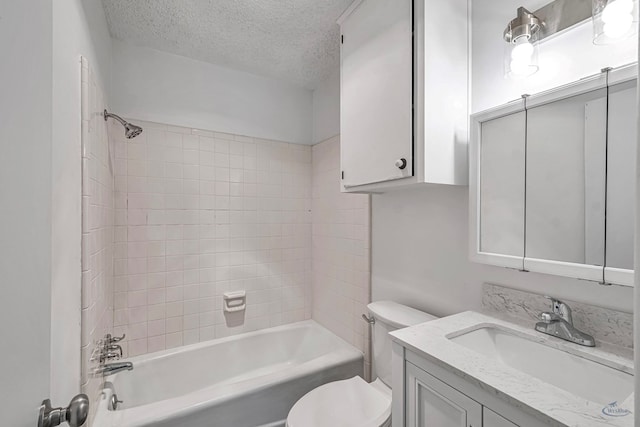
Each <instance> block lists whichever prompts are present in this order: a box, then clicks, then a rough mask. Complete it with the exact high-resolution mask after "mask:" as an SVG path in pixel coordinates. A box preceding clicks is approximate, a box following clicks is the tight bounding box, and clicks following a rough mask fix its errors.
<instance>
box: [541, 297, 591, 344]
mask: <svg viewBox="0 0 640 427" xmlns="http://www.w3.org/2000/svg"><path fill="white" fill-rule="evenodd" d="M547 298H548V299H549V300H551V307H552V311H551V312H546V311H545V312H544V313H541V314H540V320H541V322H538V323H536V331H538V332H542V333H543V334H547V335H551V336H554V337H556V338H561V339H563V340H566V341H570V342H572V343H575V344H579V345H584V346H587V347H595V345H596V341H595V340H594V339H593V337H592V336H591V335H589V334H585V333H584V332H582V331H579V330H578V329H576V328H575V327H574V326H573V318H572V317H571V308H570V307H569V306H568V305H567V304H565V303H564V302H562V301H560V300H557V299H555V298H550V297H547Z"/></svg>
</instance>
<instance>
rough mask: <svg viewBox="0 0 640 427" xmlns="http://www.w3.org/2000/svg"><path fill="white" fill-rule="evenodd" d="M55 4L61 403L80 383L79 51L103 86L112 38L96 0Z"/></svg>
mask: <svg viewBox="0 0 640 427" xmlns="http://www.w3.org/2000/svg"><path fill="white" fill-rule="evenodd" d="M53 4H54V7H53V105H52V107H53V125H52V136H53V150H52V161H51V165H52V171H51V172H52V175H51V180H50V182H51V185H52V186H53V189H52V191H53V195H52V197H51V202H52V242H51V250H52V271H51V274H52V283H51V286H52V294H51V305H52V308H53V309H52V312H51V331H52V342H51V366H52V370H51V399H52V400H53V402H54V404H58V403H59V404H63V403H65V402H67V401H68V400H69V399H70V398H71V397H73V395H74V394H76V393H78V392H79V391H80V382H81V381H80V307H81V304H80V287H81V281H80V276H81V274H80V273H81V268H80V239H81V209H80V200H81V188H80V186H81V157H80V156H81V150H80V135H81V110H80V55H82V56H84V57H85V58H87V59H88V60H89V62H90V63H91V64H92V68H93V69H94V70H95V71H96V75H97V79H98V80H99V86H100V87H102V88H107V87H108V83H109V81H110V66H111V38H110V35H109V30H108V28H107V22H106V18H105V15H104V10H103V8H102V3H101V1H100V0H66V1H56V2H54V3H53ZM106 92H108V91H106ZM50 108H51V106H50Z"/></svg>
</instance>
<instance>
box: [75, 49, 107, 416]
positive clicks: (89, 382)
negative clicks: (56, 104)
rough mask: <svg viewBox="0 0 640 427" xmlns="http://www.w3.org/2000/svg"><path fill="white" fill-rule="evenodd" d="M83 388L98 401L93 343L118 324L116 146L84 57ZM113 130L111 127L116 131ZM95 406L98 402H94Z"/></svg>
mask: <svg viewBox="0 0 640 427" xmlns="http://www.w3.org/2000/svg"><path fill="white" fill-rule="evenodd" d="M81 65H82V73H81V76H82V88H81V92H82V107H81V108H82V138H81V140H82V142H81V147H82V339H81V344H82V349H81V350H82V359H81V363H82V389H83V391H84V392H85V393H86V394H87V395H89V397H90V398H91V399H92V400H93V399H96V398H97V397H98V394H99V388H100V386H101V381H100V379H97V378H92V377H91V376H90V375H89V370H90V369H91V367H92V366H93V362H91V361H90V357H91V351H92V350H93V347H94V345H93V343H94V342H95V341H97V340H98V339H100V338H102V337H103V336H104V334H106V333H108V332H111V327H112V325H113V231H114V228H113V225H114V210H113V190H114V175H113V159H112V154H113V150H112V149H111V150H110V149H109V139H108V137H107V126H106V123H105V121H104V119H103V116H102V111H103V109H104V108H105V107H104V101H103V99H104V98H103V91H102V88H101V87H99V86H98V85H97V84H96V79H95V78H94V74H93V72H92V71H91V69H90V67H89V64H88V62H87V61H86V60H85V59H84V58H82V64H81ZM113 130H114V129H111V130H110V132H113ZM91 406H92V408H95V406H96V405H91Z"/></svg>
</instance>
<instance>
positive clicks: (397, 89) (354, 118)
mask: <svg viewBox="0 0 640 427" xmlns="http://www.w3.org/2000/svg"><path fill="white" fill-rule="evenodd" d="M427 10H428V13H429V16H431V17H433V16H438V19H437V20H434V19H429V20H428V21H427V22H428V25H425V21H426V11H427ZM467 17H468V5H467V0H452V1H448V2H442V1H436V0H395V1H388V0H356V1H355V2H354V3H353V4H352V5H351V6H350V7H349V8H348V9H347V10H346V11H345V13H344V14H343V15H342V17H341V18H340V19H339V21H338V23H339V24H340V28H341V39H342V40H341V42H342V44H341V55H340V70H341V72H340V82H341V83H340V109H341V112H340V133H341V136H340V145H341V165H342V186H343V191H346V192H365V193H366V192H382V191H387V190H390V189H394V188H402V187H406V186H409V185H415V184H421V183H435V184H453V185H466V184H467V183H468V176H467V140H468V138H467V121H468V65H467V64H468V51H467V46H468V43H467V42H468V19H467ZM434 64H435V65H434Z"/></svg>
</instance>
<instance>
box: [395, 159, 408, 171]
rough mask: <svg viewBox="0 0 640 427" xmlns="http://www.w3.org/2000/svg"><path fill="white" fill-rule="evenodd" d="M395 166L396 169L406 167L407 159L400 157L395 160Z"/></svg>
mask: <svg viewBox="0 0 640 427" xmlns="http://www.w3.org/2000/svg"><path fill="white" fill-rule="evenodd" d="M396 167H397V168H398V169H404V168H406V167H407V159H404V158H402V159H398V160H396Z"/></svg>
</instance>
